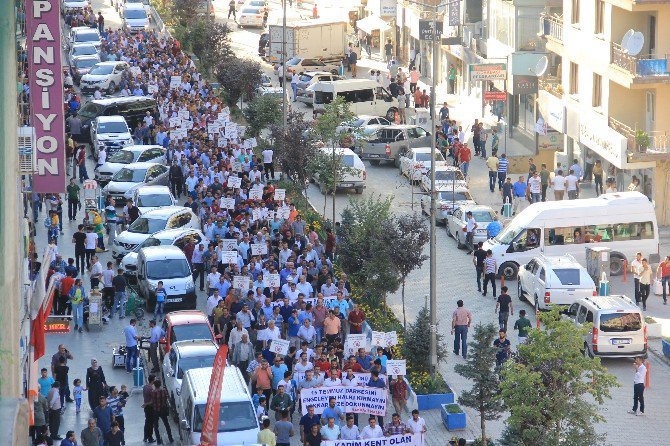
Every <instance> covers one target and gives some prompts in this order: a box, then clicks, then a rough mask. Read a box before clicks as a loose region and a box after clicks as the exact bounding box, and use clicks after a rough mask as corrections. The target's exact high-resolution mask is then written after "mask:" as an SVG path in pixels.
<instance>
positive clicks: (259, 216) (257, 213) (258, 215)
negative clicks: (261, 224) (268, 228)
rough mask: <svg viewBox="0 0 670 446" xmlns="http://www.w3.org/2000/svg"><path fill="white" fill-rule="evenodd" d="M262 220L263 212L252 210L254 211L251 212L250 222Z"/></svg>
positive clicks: (256, 209)
mask: <svg viewBox="0 0 670 446" xmlns="http://www.w3.org/2000/svg"><path fill="white" fill-rule="evenodd" d="M262 219H263V212H262V211H261V210H260V209H258V208H254V209H252V210H251V220H252V221H258V220H262Z"/></svg>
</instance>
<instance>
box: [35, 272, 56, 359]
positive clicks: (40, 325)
mask: <svg viewBox="0 0 670 446" xmlns="http://www.w3.org/2000/svg"><path fill="white" fill-rule="evenodd" d="M55 283H56V278H55V277H53V276H52V278H51V281H50V283H49V287H48V289H47V291H45V290H44V281H43V280H42V277H41V272H40V274H39V275H38V277H37V279H36V280H35V289H34V291H33V301H36V300H38V299H39V301H40V302H41V305H40V306H39V308H38V310H37V315H36V316H35V318H34V319H33V321H32V326H31V331H30V345H32V346H33V352H34V355H35V361H37V360H38V359H40V358H41V357H42V356H44V353H45V351H46V339H45V336H46V332H45V329H44V326H45V324H46V322H47V317H49V314H51V306H52V304H53V295H54V289H55Z"/></svg>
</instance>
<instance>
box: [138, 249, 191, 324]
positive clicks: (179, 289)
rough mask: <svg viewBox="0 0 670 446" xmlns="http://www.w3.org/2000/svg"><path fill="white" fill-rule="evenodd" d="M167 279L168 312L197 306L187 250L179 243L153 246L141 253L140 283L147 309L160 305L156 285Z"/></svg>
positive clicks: (166, 305) (166, 303)
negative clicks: (181, 247) (182, 248)
mask: <svg viewBox="0 0 670 446" xmlns="http://www.w3.org/2000/svg"><path fill="white" fill-rule="evenodd" d="M159 281H162V282H163V288H165V292H166V293H167V298H166V299H165V313H169V312H171V311H175V310H195V305H196V296H195V284H194V283H193V276H192V275H191V267H190V266H189V264H188V261H187V260H186V254H184V251H182V250H181V249H179V248H178V247H176V246H151V247H149V248H142V249H140V252H139V253H138V254H137V287H138V289H139V292H140V295H141V296H142V297H143V298H144V299H146V302H147V310H149V311H153V310H154V307H155V305H156V287H157V286H158V282H159Z"/></svg>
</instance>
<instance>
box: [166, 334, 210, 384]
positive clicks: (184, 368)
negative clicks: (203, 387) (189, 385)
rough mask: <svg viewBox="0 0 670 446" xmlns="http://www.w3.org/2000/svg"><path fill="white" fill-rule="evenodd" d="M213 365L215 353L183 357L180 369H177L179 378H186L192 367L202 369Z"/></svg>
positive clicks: (180, 361)
mask: <svg viewBox="0 0 670 446" xmlns="http://www.w3.org/2000/svg"><path fill="white" fill-rule="evenodd" d="M175 328H176V327H175ZM213 365H214V355H208V356H194V357H192V358H181V359H180V360H179V369H178V370H177V379H184V373H186V372H188V371H189V370H191V369H201V368H203V367H212V366H213Z"/></svg>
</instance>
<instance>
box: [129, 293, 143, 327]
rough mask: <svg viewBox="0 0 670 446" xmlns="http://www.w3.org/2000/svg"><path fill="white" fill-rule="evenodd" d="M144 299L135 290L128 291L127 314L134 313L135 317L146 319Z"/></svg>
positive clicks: (139, 319)
mask: <svg viewBox="0 0 670 446" xmlns="http://www.w3.org/2000/svg"><path fill="white" fill-rule="evenodd" d="M143 306H144V299H142V297H140V295H139V294H137V293H136V292H135V291H133V290H131V291H129V293H128V302H127V303H126V316H130V315H133V316H134V317H135V319H137V320H138V321H141V320H142V319H144V308H142V307H143Z"/></svg>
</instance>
